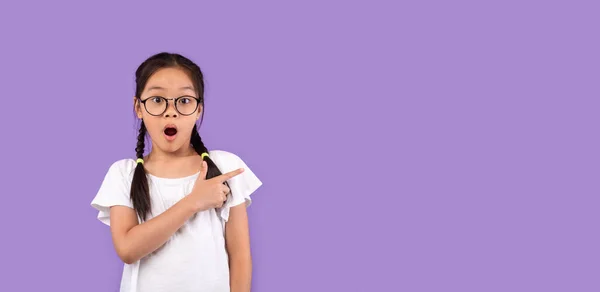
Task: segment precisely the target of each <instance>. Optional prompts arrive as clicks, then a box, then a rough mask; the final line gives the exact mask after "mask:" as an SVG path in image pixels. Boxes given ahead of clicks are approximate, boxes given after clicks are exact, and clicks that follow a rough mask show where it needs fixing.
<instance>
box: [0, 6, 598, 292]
mask: <svg viewBox="0 0 600 292" xmlns="http://www.w3.org/2000/svg"><path fill="white" fill-rule="evenodd" d="M598 8H599V7H598V4H597V3H596V2H594V1H529V0H527V1H462V0H461V1H239V2H238V1H234V2H219V3H216V2H215V1H189V2H186V1H169V2H167V1H162V2H160V1H125V2H123V1H95V2H91V1H71V2H64V1H36V3H34V2H18V3H17V2H16V1H11V2H9V1H6V2H2V4H0V104H1V107H0V109H1V110H2V113H1V114H0V122H1V123H0V125H1V126H2V135H1V136H0V137H1V138H0V153H1V155H2V156H1V160H0V161H1V162H0V165H1V168H0V169H1V170H2V175H1V176H0V180H1V182H0V186H1V189H0V194H1V195H0V198H1V200H0V227H1V228H0V236H1V240H0V270H1V271H2V272H1V273H0V279H1V280H0V290H1V291H89V292H96V291H98V292H100V291H102V292H105V291H117V289H118V285H119V281H120V277H121V271H122V263H121V262H120V261H119V259H118V257H117V256H116V254H115V252H114V249H113V247H112V242H111V238H110V232H109V229H108V227H106V226H104V225H102V224H101V223H100V222H99V221H98V220H97V219H96V215H97V212H96V211H95V210H94V209H92V208H91V206H90V205H89V204H90V202H91V200H92V198H93V197H94V195H95V194H96V191H97V190H98V188H99V186H100V183H101V182H102V179H103V177H104V175H105V173H106V171H107V170H108V167H109V166H110V164H111V163H112V162H114V161H116V160H118V159H122V158H128V157H134V155H135V152H134V149H135V142H136V140H135V135H136V128H135V125H136V124H135V123H134V122H135V119H134V115H133V111H132V101H131V100H132V96H133V94H134V82H133V80H134V79H133V76H134V72H135V69H136V68H137V66H138V65H139V64H140V63H141V62H142V61H143V60H144V59H146V58H147V57H149V56H150V55H152V54H155V53H157V52H161V51H169V52H178V53H182V54H184V55H186V56H188V57H189V58H191V59H192V60H194V61H195V62H197V63H198V64H199V65H200V67H201V68H202V70H203V71H204V73H205V77H206V82H207V92H206V115H205V119H204V123H203V125H202V127H201V128H200V132H201V135H202V138H203V140H204V141H205V142H206V145H207V146H208V148H209V149H221V150H227V151H230V152H233V153H235V154H237V155H239V156H240V157H241V158H242V159H244V161H245V162H246V163H247V164H248V166H249V167H250V168H251V169H252V170H253V171H254V172H255V173H256V174H257V175H258V177H259V178H260V179H261V180H262V181H263V183H264V185H263V186H262V187H261V188H260V189H259V190H258V191H257V192H256V193H255V194H254V195H253V199H254V203H253V204H252V206H251V207H250V208H249V209H248V211H249V214H250V215H249V216H250V228H251V240H252V254H253V259H254V275H253V276H254V277H253V291H258V292H275V291H286V292H295V291H410V292H420V291H461V292H466V291H477V292H481V291H486V292H492V291H545V292H550V291H578V292H585V291H598V290H599V289H600V284H599V282H598V274H599V273H600V266H599V265H598V262H599V260H600V258H599V255H600V253H599V252H598V247H599V246H600V242H599V239H600V237H599V235H598V222H599V221H598V220H599V219H600V218H599V216H598V211H597V209H598V205H599V203H600V200H599V198H598V194H599V192H598V191H599V186H598V175H599V174H600V173H599V167H598V165H599V162H600V161H599V155H598V149H600V145H599V142H600V139H599V138H598V122H599V119H598V109H599V106H600V102H599V100H598V80H599V77H600V76H599V74H598V72H599V71H598V68H600V66H599V65H600V64H599V62H598V60H599V58H598V52H600V48H599V41H598V37H597V32H598V31H597V28H598V27H599V25H600V24H599V23H598V16H597V11H598Z"/></svg>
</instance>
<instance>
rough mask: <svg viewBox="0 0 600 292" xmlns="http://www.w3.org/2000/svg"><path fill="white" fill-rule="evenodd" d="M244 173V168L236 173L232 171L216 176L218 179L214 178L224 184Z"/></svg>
mask: <svg viewBox="0 0 600 292" xmlns="http://www.w3.org/2000/svg"><path fill="white" fill-rule="evenodd" d="M242 172H244V169H243V168H238V169H236V170H234V171H230V172H228V173H225V174H222V175H219V176H216V177H214V179H215V180H218V181H219V182H221V183H223V182H225V181H227V180H229V179H230V178H232V177H235V176H236V175H238V174H240V173H242Z"/></svg>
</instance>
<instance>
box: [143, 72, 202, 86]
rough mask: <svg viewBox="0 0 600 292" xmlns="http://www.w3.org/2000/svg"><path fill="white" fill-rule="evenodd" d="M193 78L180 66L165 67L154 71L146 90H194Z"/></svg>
mask: <svg viewBox="0 0 600 292" xmlns="http://www.w3.org/2000/svg"><path fill="white" fill-rule="evenodd" d="M193 88H194V86H193V84H192V80H191V79H190V77H189V76H188V74H187V73H186V72H185V71H183V70H181V69H178V68H163V69H159V70H158V71H156V72H154V74H152V76H150V78H149V79H148V82H147V83H146V88H145V89H144V91H181V90H186V89H187V90H192V91H193Z"/></svg>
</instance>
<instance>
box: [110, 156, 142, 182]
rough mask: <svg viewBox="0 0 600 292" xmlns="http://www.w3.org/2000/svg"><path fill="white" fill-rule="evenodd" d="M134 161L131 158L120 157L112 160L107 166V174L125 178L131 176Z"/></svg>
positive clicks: (134, 164) (133, 169) (134, 165)
mask: <svg viewBox="0 0 600 292" xmlns="http://www.w3.org/2000/svg"><path fill="white" fill-rule="evenodd" d="M135 167H136V162H135V160H133V159H131V158H122V159H119V160H116V161H113V162H112V163H111V164H110V166H109V167H108V173H107V175H111V176H121V177H125V178H130V177H131V176H133V172H134V171H135Z"/></svg>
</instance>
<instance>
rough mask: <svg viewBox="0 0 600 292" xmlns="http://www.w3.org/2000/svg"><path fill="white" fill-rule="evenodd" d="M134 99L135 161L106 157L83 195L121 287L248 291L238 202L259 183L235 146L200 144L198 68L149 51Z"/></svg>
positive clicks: (244, 202) (140, 291)
mask: <svg viewBox="0 0 600 292" xmlns="http://www.w3.org/2000/svg"><path fill="white" fill-rule="evenodd" d="M133 105H134V110H135V113H136V115H137V117H138V118H139V119H140V120H141V123H140V129H139V135H138V139H137V147H136V148H135V149H136V152H137V159H121V160H118V161H116V162H114V163H113V164H112V165H111V166H110V168H109V169H108V172H107V173H106V176H105V177H104V180H103V182H102V185H101V186H100V189H99V191H98V193H97V194H96V196H95V198H94V199H93V201H92V203H91V205H92V206H93V207H94V208H96V209H97V210H98V219H99V220H100V221H101V222H102V223H104V224H106V225H108V226H110V231H111V236H112V241H113V244H114V247H115V250H116V252H117V254H118V256H119V257H120V258H121V259H122V260H123V262H124V263H125V264H124V269H123V274H122V278H121V284H120V287H121V290H120V291H122V292H158V291H160V292H164V291H176V292H186V291H194V292H200V291H207V292H208V291H210V292H221V291H223V292H224V291H233V292H236V291H250V283H251V281H250V280H251V271H252V265H251V257H250V240H249V231H248V219H247V213H246V207H247V206H249V205H250V203H251V200H250V194H252V193H253V192H254V191H255V190H256V189H257V188H258V187H259V186H261V185H262V183H261V181H260V180H259V179H258V178H257V177H256V176H255V175H254V173H253V172H252V171H251V170H250V169H249V168H248V166H247V165H246V164H245V163H244V161H242V159H240V158H239V157H238V156H236V155H235V154H233V153H230V152H227V151H223V150H211V151H209V150H207V148H206V146H204V143H203V142H202V139H201V138H200V135H199V133H198V131H197V128H196V122H197V121H198V120H199V119H200V118H201V117H203V113H204V80H203V74H202V71H201V70H200V68H199V67H198V66H197V65H196V64H194V63H193V62H192V61H190V60H189V59H187V58H185V57H183V56H181V55H179V54H170V53H160V54H157V55H154V56H152V57H150V58H149V59H147V60H146V61H145V62H143V63H142V64H141V65H140V67H139V68H138V69H137V71H136V92H135V97H134V99H133ZM201 122H202V120H200V123H201ZM147 134H148V135H149V136H150V139H151V142H152V144H151V146H152V147H151V151H150V153H148V155H147V156H144V148H145V143H144V141H145V138H146V135H147Z"/></svg>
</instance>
